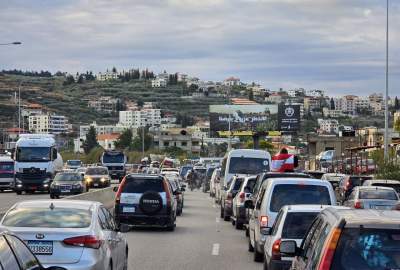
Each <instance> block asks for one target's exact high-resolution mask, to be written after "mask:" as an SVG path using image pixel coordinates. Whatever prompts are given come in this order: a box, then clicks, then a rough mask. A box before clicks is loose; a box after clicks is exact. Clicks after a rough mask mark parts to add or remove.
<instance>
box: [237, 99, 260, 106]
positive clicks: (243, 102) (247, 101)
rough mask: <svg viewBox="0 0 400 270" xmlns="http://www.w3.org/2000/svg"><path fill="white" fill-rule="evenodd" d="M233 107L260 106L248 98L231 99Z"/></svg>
mask: <svg viewBox="0 0 400 270" xmlns="http://www.w3.org/2000/svg"><path fill="white" fill-rule="evenodd" d="M231 104H232V105H258V103H257V102H255V101H253V100H250V99H247V98H231Z"/></svg>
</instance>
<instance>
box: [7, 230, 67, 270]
mask: <svg viewBox="0 0 400 270" xmlns="http://www.w3.org/2000/svg"><path fill="white" fill-rule="evenodd" d="M0 258H1V261H0V262H1V263H0V269H1V270H8V269H10V270H11V269H12V270H25V269H26V268H21V267H20V265H29V267H30V268H29V269H35V270H67V269H65V268H63V267H59V266H50V267H48V268H46V267H44V266H43V265H42V264H41V263H40V262H39V260H38V258H37V257H36V256H35V254H33V253H32V251H31V250H30V249H29V247H28V246H27V245H26V244H25V242H24V241H22V240H21V239H20V238H18V237H17V236H15V235H13V234H12V233H9V232H8V233H6V232H3V233H0Z"/></svg>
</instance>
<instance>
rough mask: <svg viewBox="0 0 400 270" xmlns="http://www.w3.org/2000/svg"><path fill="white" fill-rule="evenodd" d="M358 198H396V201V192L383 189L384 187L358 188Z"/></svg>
mask: <svg viewBox="0 0 400 270" xmlns="http://www.w3.org/2000/svg"><path fill="white" fill-rule="evenodd" d="M359 198H360V199H364V200H396V201H397V196H396V192H394V191H393V190H384V189H368V190H360V194H359Z"/></svg>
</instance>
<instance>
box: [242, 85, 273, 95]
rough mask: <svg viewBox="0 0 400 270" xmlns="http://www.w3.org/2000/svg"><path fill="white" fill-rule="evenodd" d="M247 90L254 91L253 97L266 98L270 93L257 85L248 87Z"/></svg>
mask: <svg viewBox="0 0 400 270" xmlns="http://www.w3.org/2000/svg"><path fill="white" fill-rule="evenodd" d="M246 89H247V90H251V91H253V95H254V96H258V97H264V96H265V95H266V94H267V93H268V90H267V89H265V88H264V87H262V86H261V85H259V84H255V83H252V84H249V85H247V87H246Z"/></svg>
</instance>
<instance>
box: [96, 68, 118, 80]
mask: <svg viewBox="0 0 400 270" xmlns="http://www.w3.org/2000/svg"><path fill="white" fill-rule="evenodd" d="M118 75H119V74H118V73H117V72H112V71H108V70H107V71H106V72H104V73H102V72H99V73H98V74H97V76H96V79H97V80H99V81H108V80H116V79H118Z"/></svg>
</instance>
